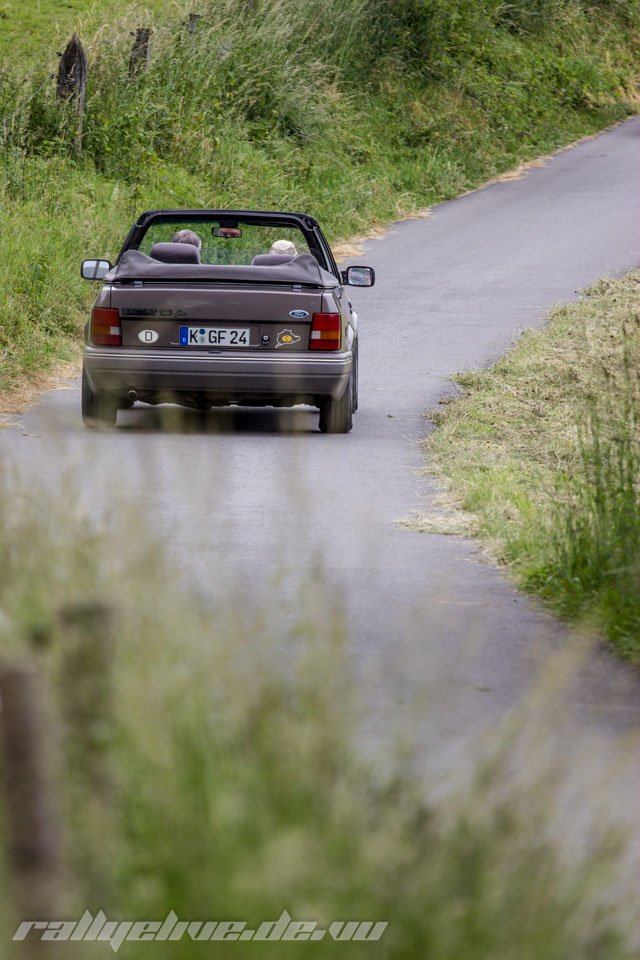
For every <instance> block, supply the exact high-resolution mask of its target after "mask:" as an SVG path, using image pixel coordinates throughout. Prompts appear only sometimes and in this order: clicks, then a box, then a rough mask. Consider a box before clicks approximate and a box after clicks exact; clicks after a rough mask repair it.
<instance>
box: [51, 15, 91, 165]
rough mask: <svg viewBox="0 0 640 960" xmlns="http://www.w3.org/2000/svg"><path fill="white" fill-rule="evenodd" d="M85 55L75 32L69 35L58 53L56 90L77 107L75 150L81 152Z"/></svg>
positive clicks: (85, 89)
mask: <svg viewBox="0 0 640 960" xmlns="http://www.w3.org/2000/svg"><path fill="white" fill-rule="evenodd" d="M87 73H88V67H87V57H86V54H85V52H84V47H83V46H82V43H81V41H80V38H79V36H78V35H77V33H74V35H73V36H72V37H71V40H69V43H68V44H67V46H66V47H65V50H64V53H62V54H61V55H60V63H59V65H58V83H57V87H56V92H57V96H58V99H59V100H66V101H67V102H70V101H73V102H75V103H76V104H77V108H78V130H77V134H76V150H77V152H78V153H81V152H82V135H83V132H84V108H85V99H86V93H87Z"/></svg>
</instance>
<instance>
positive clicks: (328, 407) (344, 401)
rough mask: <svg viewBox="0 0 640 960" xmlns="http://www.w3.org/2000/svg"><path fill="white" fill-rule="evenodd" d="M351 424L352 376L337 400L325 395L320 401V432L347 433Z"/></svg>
mask: <svg viewBox="0 0 640 960" xmlns="http://www.w3.org/2000/svg"><path fill="white" fill-rule="evenodd" d="M352 426H353V376H351V377H349V382H348V384H347V389H346V390H345V392H344V393H343V394H342V396H341V397H340V399H339V400H331V399H330V398H329V397H327V398H326V399H325V400H322V401H321V403H320V430H321V431H322V433H349V431H350V430H351V427H352Z"/></svg>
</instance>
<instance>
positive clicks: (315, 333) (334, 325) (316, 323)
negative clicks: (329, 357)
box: [309, 313, 342, 350]
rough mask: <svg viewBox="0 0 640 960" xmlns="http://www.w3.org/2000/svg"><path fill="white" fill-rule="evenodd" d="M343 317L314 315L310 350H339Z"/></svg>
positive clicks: (323, 314)
mask: <svg viewBox="0 0 640 960" xmlns="http://www.w3.org/2000/svg"><path fill="white" fill-rule="evenodd" d="M341 332H342V317H341V316H340V314H339V313H314V315H313V321H312V323H311V335H310V337H309V349H310V350H339V349H340V336H341Z"/></svg>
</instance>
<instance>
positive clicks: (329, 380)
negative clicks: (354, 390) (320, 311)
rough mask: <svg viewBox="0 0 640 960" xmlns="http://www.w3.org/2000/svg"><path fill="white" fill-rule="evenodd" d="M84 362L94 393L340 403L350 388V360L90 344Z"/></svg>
mask: <svg viewBox="0 0 640 960" xmlns="http://www.w3.org/2000/svg"><path fill="white" fill-rule="evenodd" d="M84 362H85V368H86V371H87V378H88V380H89V383H90V385H91V388H92V389H93V390H94V391H98V390H107V391H112V392H114V393H120V394H126V393H128V392H129V391H130V390H135V391H136V392H137V393H142V394H144V393H155V392H157V393H160V394H163V393H166V394H171V393H185V394H201V395H203V396H208V397H211V398H218V399H229V400H233V399H241V398H242V397H247V398H251V397H252V396H255V397H264V398H268V397H273V398H286V397H312V396H321V397H332V398H334V399H336V398H338V397H340V396H342V394H343V393H344V391H345V389H346V386H347V383H348V380H349V374H350V373H351V363H352V355H351V353H350V352H349V353H339V354H326V355H324V356H317V355H315V356H314V355H309V356H307V355H301V354H295V355H294V354H289V355H287V356H273V355H272V354H270V355H268V356H265V355H262V356H260V355H257V354H255V353H254V354H252V355H251V356H246V355H242V354H238V352H233V353H231V352H229V353H226V354H216V355H214V356H212V355H209V354H205V355H203V354H197V355H195V354H193V353H191V354H189V355H187V354H185V353H181V352H179V351H176V350H158V349H156V350H135V349H131V348H130V347H94V346H91V345H90V344H87V345H86V346H85V350H84Z"/></svg>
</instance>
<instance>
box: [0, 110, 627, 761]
mask: <svg viewBox="0 0 640 960" xmlns="http://www.w3.org/2000/svg"><path fill="white" fill-rule="evenodd" d="M639 150H640V119H633V120H630V121H629V122H627V123H625V124H623V125H621V126H618V127H617V128H615V129H613V130H611V131H609V132H606V133H604V134H603V135H601V136H599V137H597V138H596V139H593V140H590V141H586V142H584V143H582V144H580V145H578V146H577V147H575V148H573V149H571V150H568V151H565V152H563V153H561V154H559V155H557V156H556V157H554V158H553V159H551V160H549V162H548V163H547V164H546V165H545V166H544V167H542V168H534V169H532V170H531V171H530V172H529V173H528V174H527V176H526V177H525V178H523V179H521V180H517V181H509V182H501V183H495V184H493V185H490V186H488V187H486V188H484V189H482V190H479V191H476V192H474V193H471V194H468V195H466V196H464V197H461V198H459V199H457V200H454V201H452V202H449V203H445V204H442V205H440V206H438V207H436V208H434V210H433V211H432V216H431V217H430V218H428V219H420V220H412V221H406V222H401V223H398V224H396V225H395V226H394V227H393V229H392V230H391V231H390V232H389V234H388V235H387V236H386V237H385V238H384V239H382V240H378V241H375V242H371V243H369V244H367V247H366V254H365V255H364V256H362V257H359V258H358V261H359V262H365V263H369V264H371V265H372V266H374V267H375V268H376V272H377V278H378V281H377V285H376V287H375V288H374V289H373V290H370V291H354V293H353V299H354V302H355V305H356V307H357V309H358V312H359V316H360V338H361V341H360V342H361V346H360V409H359V411H358V413H357V415H356V417H355V426H354V430H353V432H352V434H350V435H349V436H323V435H321V434H320V433H318V432H317V414H315V413H313V412H311V411H309V410H306V409H303V408H300V409H297V410H295V411H285V412H283V413H277V414H276V413H272V412H265V411H259V410H246V411H235V412H233V411H230V410H223V411H214V412H212V413H211V414H209V415H207V417H206V418H204V419H200V417H199V415H198V414H196V413H195V412H194V413H193V414H192V415H191V414H190V412H187V414H186V421H187V425H188V426H190V427H192V428H193V430H192V431H189V432H186V433H185V432H182V430H180V429H178V428H177V427H172V426H171V425H165V426H163V425H162V424H161V422H160V420H159V417H158V414H157V413H156V412H155V411H153V410H152V409H150V408H145V407H142V406H140V407H136V408H135V409H134V410H131V411H127V412H124V413H121V414H120V415H119V426H118V429H117V430H116V431H115V432H112V433H94V432H90V431H86V430H84V429H83V427H82V425H81V422H80V409H79V407H80V396H79V389H78V386H77V385H74V387H73V389H71V390H67V391H60V392H53V393H50V394H48V395H46V396H45V397H44V398H43V399H42V401H41V402H40V403H39V404H38V405H37V406H36V407H35V408H33V409H32V410H31V411H30V412H28V414H26V415H24V416H22V417H21V418H20V422H21V423H22V424H23V425H24V426H23V428H19V429H14V430H4V431H1V432H0V456H1V457H2V459H3V460H4V459H6V458H8V459H10V460H11V461H13V462H16V463H17V465H18V469H19V470H20V471H21V472H22V473H23V475H24V477H25V479H26V482H29V478H31V477H32V478H34V479H35V478H38V479H40V478H42V477H43V476H44V477H46V478H47V482H48V483H49V484H55V483H60V484H63V483H65V482H66V480H65V477H68V475H69V472H71V473H72V474H73V477H74V484H75V486H76V487H77V488H78V489H79V490H80V491H81V495H82V496H83V497H84V498H85V499H86V501H87V503H88V504H89V505H90V506H91V507H92V508H93V509H96V510H101V509H103V508H105V507H107V508H112V507H114V505H117V503H118V498H119V497H121V496H122V495H123V494H124V495H127V496H129V495H134V496H136V497H139V498H141V500H142V501H143V502H144V504H145V508H146V509H147V510H148V512H149V515H150V516H151V517H152V518H153V523H154V526H155V528H156V530H157V531H159V532H160V533H161V535H162V537H163V538H164V539H165V540H166V542H167V544H168V547H169V549H170V550H171V552H172V555H173V556H174V557H175V560H176V571H177V576H178V571H179V574H180V576H183V577H184V578H186V580H187V582H188V583H189V584H190V585H191V586H192V587H193V588H194V589H195V590H197V591H199V592H200V593H202V594H203V595H205V596H206V597H208V598H209V599H212V600H213V601H214V602H215V600H216V598H219V597H220V596H221V595H222V594H224V592H225V591H226V590H228V589H229V584H230V583H231V582H235V583H236V584H238V583H241V584H242V585H243V586H242V588H241V590H242V592H243V595H244V596H245V597H246V598H247V602H254V601H255V600H256V599H259V598H261V597H263V598H264V597H266V598H269V600H270V602H271V604H272V605H273V607H274V608H275V609H277V610H282V611H283V613H282V616H283V617H284V619H285V620H286V617H287V616H290V615H291V611H292V610H293V609H295V605H296V599H297V597H298V591H299V590H300V581H301V580H304V578H305V577H307V576H310V577H312V578H314V579H320V580H323V582H324V583H325V585H326V591H327V596H328V597H329V598H331V599H336V600H338V601H340V600H341V598H344V603H345V605H346V614H347V618H348V623H349V653H350V656H351V662H352V664H353V669H354V677H356V676H358V677H361V678H365V677H366V678H367V680H366V684H369V686H367V685H366V684H364V683H361V684H359V687H360V690H361V692H362V691H364V694H363V695H364V699H365V700H366V701H367V702H368V704H369V706H370V708H371V715H372V717H373V727H374V728H376V727H377V731H378V733H380V734H381V735H384V734H385V733H386V732H388V730H389V729H392V728H394V727H395V724H396V723H397V722H398V723H399V722H402V723H405V722H407V721H411V722H413V721H412V717H413V712H414V707H415V704H416V703H417V702H418V700H421V699H422V698H423V696H427V697H429V698H430V700H431V702H432V704H433V703H435V704H436V705H437V709H435V710H433V709H432V710H430V712H429V721H428V723H425V725H424V728H422V729H421V732H420V734H419V735H420V736H424V737H425V738H426V739H430V740H434V741H439V742H446V741H449V742H451V743H452V744H453V743H458V744H460V743H464V742H465V739H466V738H467V737H468V736H469V735H470V733H471V731H474V730H476V729H477V728H478V726H481V725H483V724H484V723H493V722H495V721H496V720H497V719H499V718H500V717H501V716H503V715H504V714H505V711H507V710H509V708H510V707H512V706H513V705H514V704H515V703H516V702H517V701H518V699H519V698H520V697H521V695H522V693H523V691H525V690H526V689H527V688H528V685H529V684H530V683H531V680H532V677H533V676H534V674H535V672H536V670H537V669H538V667H539V665H540V664H541V663H544V662H546V661H548V660H549V657H550V656H551V655H553V654H554V653H555V652H557V651H559V650H562V649H563V648H564V647H565V646H566V643H567V637H568V634H567V631H566V630H565V628H564V627H562V626H561V625H559V624H557V623H556V622H555V620H554V619H553V618H552V617H551V616H549V615H548V614H547V613H545V612H544V611H543V610H542V609H541V608H540V607H539V606H538V605H537V604H536V603H535V602H532V601H531V600H530V599H528V598H525V597H523V596H521V595H519V594H518V593H517V592H516V591H515V590H514V589H513V587H512V586H511V585H510V584H509V582H508V581H507V580H506V578H505V577H504V576H503V574H502V573H501V572H499V571H498V570H496V569H495V568H493V567H492V566H490V565H488V564H486V563H485V562H483V561H482V559H481V557H480V556H479V552H478V548H477V545H475V544H474V543H473V542H470V541H467V540H461V539H457V538H449V537H445V536H434V535H425V534H420V533H417V532H413V531H411V530H407V529H405V528H403V527H401V526H399V525H398V524H397V523H396V521H397V520H398V518H402V517H406V516H409V515H410V514H411V513H412V512H413V511H415V510H420V509H422V508H423V507H424V504H425V500H426V501H428V499H429V497H430V496H431V494H432V489H431V485H430V482H429V481H428V480H425V479H424V478H423V477H421V475H420V471H421V469H422V467H423V460H422V453H421V450H420V448H419V446H418V443H417V442H418V441H419V440H420V439H421V438H422V437H424V436H425V434H426V432H427V430H428V422H427V421H426V420H425V419H424V417H423V412H424V411H427V410H429V409H430V408H433V407H434V406H435V405H436V404H437V402H438V400H439V398H441V397H442V396H443V394H444V393H445V392H447V391H449V390H450V389H451V387H450V385H449V384H448V380H447V378H448V377H450V375H452V374H453V373H455V372H456V371H460V370H463V369H465V368H469V367H470V366H477V365H480V364H486V363H488V362H489V361H491V360H492V359H494V358H497V357H498V356H499V355H500V354H501V353H502V352H503V351H504V350H505V348H506V347H508V345H509V344H510V343H511V342H512V339H513V337H514V335H516V334H517V333H518V331H520V330H522V329H523V328H524V327H527V326H536V325H540V324H541V323H542V321H543V318H544V316H545V314H546V313H547V311H548V309H549V308H550V307H551V306H553V305H554V304H556V303H557V302H560V301H566V300H568V299H571V298H573V297H575V296H576V291H578V290H580V289H581V288H583V287H585V286H586V285H588V284H589V283H591V282H592V281H594V280H596V279H597V278H598V277H600V276H602V275H603V274H620V273H622V272H624V271H626V270H627V269H629V268H632V267H634V266H637V265H638V264H639V263H640V190H639V189H638V187H639V182H638V180H639V176H638V156H639ZM116 240H119V238H114V244H115V242H116ZM90 252H91V251H87V254H89V253H90ZM116 508H117V506H116ZM170 588H171V587H170V585H168V589H170ZM176 589H177V587H176ZM639 690H640V684H639V682H638V677H637V675H636V673H635V672H633V671H630V670H629V669H627V668H626V667H625V666H624V665H622V664H620V663H618V662H617V661H616V660H615V659H614V658H613V657H611V656H609V655H608V654H607V653H606V652H604V651H603V650H600V651H599V652H596V653H595V654H594V655H593V656H591V657H590V658H588V660H587V662H586V663H584V665H583V666H582V668H581V670H580V674H579V682H578V683H577V685H575V686H574V687H573V688H572V689H571V690H570V691H569V692H568V694H567V695H566V697H565V695H563V699H566V700H567V701H568V702H569V703H570V705H571V712H572V715H573V717H574V719H575V720H577V722H578V723H579V724H580V726H581V727H582V728H584V729H585V730H587V731H589V732H590V733H593V735H594V736H598V737H602V738H604V740H605V741H607V740H609V739H610V738H611V737H616V736H618V735H619V734H620V732H621V731H625V730H628V729H629V728H630V727H633V726H634V725H635V724H636V723H637V722H638V718H639V716H640V714H639V711H638V709H637V708H638V693H639ZM415 729H419V724H418V726H417V727H416V728H415Z"/></svg>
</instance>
